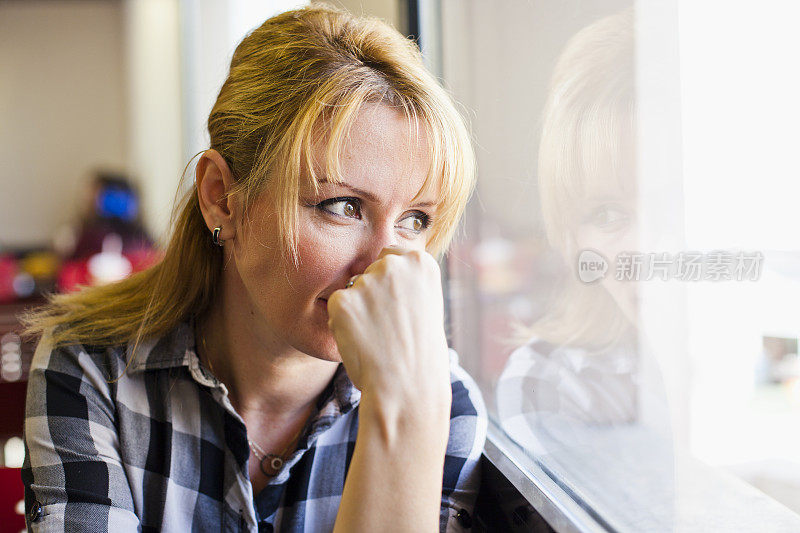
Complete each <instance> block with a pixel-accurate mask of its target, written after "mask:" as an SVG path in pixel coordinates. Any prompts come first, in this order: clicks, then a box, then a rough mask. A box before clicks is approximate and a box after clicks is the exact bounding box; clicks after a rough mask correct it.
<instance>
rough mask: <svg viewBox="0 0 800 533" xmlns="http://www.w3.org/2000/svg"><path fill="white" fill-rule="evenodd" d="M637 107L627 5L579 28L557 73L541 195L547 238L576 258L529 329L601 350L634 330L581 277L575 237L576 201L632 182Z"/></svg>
mask: <svg viewBox="0 0 800 533" xmlns="http://www.w3.org/2000/svg"><path fill="white" fill-rule="evenodd" d="M635 107H636V99H635V72H634V11H633V9H627V10H625V11H622V12H620V13H617V14H615V15H611V16H608V17H605V18H602V19H600V20H598V21H596V22H594V23H592V24H590V25H589V26H587V27H585V28H583V29H582V30H581V31H579V32H578V33H577V34H575V35H574V36H573V37H572V39H570V41H569V42H568V43H567V45H566V47H565V48H564V50H563V52H562V53H561V55H560V56H559V59H558V62H557V64H556V67H555V70H554V73H553V76H552V79H551V83H550V90H549V93H548V98H547V102H546V105H545V108H544V114H543V128H542V137H541V141H540V145H539V168H538V178H539V194H540V199H541V205H542V216H543V219H544V223H545V230H546V233H547V238H548V240H549V241H550V244H551V245H552V246H553V247H554V248H556V249H557V250H559V251H560V252H561V254H562V255H563V256H564V257H565V258H566V260H567V261H568V262H570V261H571V263H570V264H569V270H570V272H569V273H568V274H567V275H566V277H565V279H564V280H563V282H564V286H563V288H562V291H561V292H560V293H559V294H558V295H557V297H556V299H555V301H554V302H553V303H552V306H551V308H550V309H549V310H548V312H547V314H546V315H545V316H544V317H543V318H542V319H540V320H539V321H538V322H537V323H536V324H534V325H533V326H532V327H531V328H530V329H528V330H526V331H525V333H527V334H530V335H533V336H536V337H538V338H542V339H544V340H546V341H548V342H551V343H553V344H568V345H572V346H585V347H593V348H597V349H601V350H602V349H607V348H608V347H610V346H611V345H613V344H615V343H616V342H617V341H619V340H620V339H621V338H623V337H624V335H625V333H626V332H628V331H629V329H630V322H629V321H628V319H627V318H626V317H625V316H624V314H623V313H622V311H621V310H620V309H619V307H618V305H617V304H616V302H614V300H613V298H612V297H611V295H609V294H608V291H607V290H606V289H605V288H604V287H603V286H602V285H601V284H598V283H595V284H585V283H581V282H580V281H579V280H578V279H577V276H576V275H575V272H574V271H573V268H574V265H576V264H577V256H576V252H577V251H576V250H573V249H572V247H571V245H570V243H571V242H572V238H573V234H574V230H575V228H577V226H578V225H579V224H580V220H579V219H578V215H577V213H578V209H577V207H578V206H580V205H581V203H582V202H584V201H585V200H586V198H587V196H591V193H592V191H593V188H594V187H597V186H598V185H603V184H606V185H608V184H611V183H612V181H611V180H614V179H616V180H618V181H619V185H620V187H621V188H625V187H626V186H627V185H628V184H626V183H622V182H621V179H620V176H621V175H622V172H620V170H621V169H622V166H623V165H624V164H625V161H624V159H625V156H624V155H623V154H624V152H625V150H631V149H632V148H633V147H632V146H631V144H632V143H633V142H635V138H634V137H635V131H636V130H635V118H636V109H635ZM573 256H574V257H573ZM608 259H612V258H608ZM611 274H613V272H612V273H611Z"/></svg>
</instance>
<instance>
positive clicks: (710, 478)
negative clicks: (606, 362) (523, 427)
mask: <svg viewBox="0 0 800 533" xmlns="http://www.w3.org/2000/svg"><path fill="white" fill-rule="evenodd" d="M628 431H630V428H628ZM634 442H636V441H635V440H634ZM638 442H640V443H641V445H642V446H644V443H646V442H647V439H642V440H640V441H638ZM634 446H636V445H635V444H634ZM624 452H625V453H629V454H630V453H634V454H636V457H639V454H641V456H642V457H646V456H647V455H648V453H649V450H648V449H644V448H642V449H640V450H638V453H637V451H636V450H633V452H632V450H631V448H630V447H628V448H627V449H626V450H624ZM597 453H598V454H601V456H600V457H604V455H603V454H604V452H603V450H602V446H599V447H598V449H597ZM484 455H485V457H486V459H487V460H488V461H489V462H491V463H492V465H494V466H495V467H496V468H497V469H498V471H499V472H500V473H501V474H502V475H503V476H505V478H506V479H507V480H508V481H509V482H510V483H511V484H512V485H513V486H514V487H515V488H516V489H517V490H518V491H519V492H520V494H521V495H522V496H523V497H524V498H525V499H527V500H528V502H529V503H530V504H531V506H532V507H533V508H534V509H535V510H536V511H537V512H538V513H539V514H540V515H541V516H542V517H543V518H544V519H545V520H546V521H547V522H548V524H550V526H551V527H553V528H554V529H555V530H556V531H559V532H562V531H564V532H566V531H569V532H573V531H579V532H596V531H636V532H640V531H675V532H680V533H683V532H695V531H696V532H700V531H703V532H705V531H709V530H713V531H764V530H765V527H767V528H768V529H769V530H770V531H787V532H788V531H800V515H797V514H795V513H794V512H792V511H791V510H789V509H788V508H786V507H784V506H783V505H781V504H780V503H778V502H776V501H775V500H773V499H772V498H770V497H768V496H766V495H765V494H763V493H762V492H760V491H758V490H757V489H755V488H753V487H751V486H750V485H748V484H747V483H745V482H743V481H741V480H740V479H738V478H736V477H734V476H732V475H729V474H727V473H725V472H722V471H720V470H718V469H713V468H711V467H708V466H705V465H703V464H702V463H700V462H698V461H696V460H694V459H691V458H686V457H681V456H679V458H678V460H677V461H674V462H673V463H672V464H670V465H668V466H667V467H666V468H667V469H668V470H667V477H666V479H667V482H666V483H659V486H653V487H652V489H653V490H646V487H647V483H648V482H650V480H651V479H653V477H652V476H653V475H656V476H663V475H664V474H665V472H664V471H663V470H662V471H660V472H654V467H653V465H654V464H656V463H655V462H653V461H651V462H650V464H649V465H648V464H647V461H644V462H643V465H642V468H641V470H636V471H630V474H631V476H632V477H631V479H630V480H628V481H626V480H625V479H624V477H619V473H620V469H619V464H617V465H614V464H613V463H614V458H613V457H611V458H610V460H608V461H603V460H599V461H594V462H593V465H592V466H593V470H592V469H591V468H590V469H589V471H590V474H589V476H594V478H592V477H587V476H586V470H585V469H582V475H583V478H582V479H580V480H576V479H567V478H568V477H570V476H569V475H568V474H564V473H563V472H559V470H558V468H552V463H549V462H550V461H551V460H552V457H549V456H545V457H541V458H536V459H534V458H533V457H531V456H530V455H528V454H526V453H524V452H523V451H522V450H521V449H520V448H519V446H518V445H517V444H516V443H514V442H513V441H512V440H511V439H510V438H509V437H508V436H506V434H505V433H504V432H503V431H502V430H501V429H500V428H499V427H498V426H497V425H496V424H494V423H493V422H490V424H489V434H488V438H487V442H486V447H485V449H484ZM574 459H575V461H574V466H575V467H576V468H581V466H582V463H583V462H584V461H585V460H586V459H587V458H585V457H580V456H575V457H574ZM595 459H596V458H595ZM558 461H559V462H560V463H561V464H564V462H565V461H569V458H568V457H566V456H563V455H562V456H561V457H558ZM628 463H629V464H635V463H636V460H634V461H631V460H630V457H628ZM587 464H588V463H587ZM604 464H608V468H607V469H606V470H605V471H604V467H603V466H602V465H604ZM656 468H659V469H660V467H656ZM548 472H550V473H548ZM559 474H560V475H562V476H563V478H559V477H558V476H559ZM592 479H595V480H596V481H597V483H594V486H590V485H592V482H591V481H592ZM604 479H608V480H611V481H610V482H608V483H605V482H604V481H603V480H604ZM656 479H658V477H656ZM670 482H672V483H671V484H672V486H669V485H670ZM578 483H580V485H578ZM663 485H668V486H666V487H665V486H663ZM604 487H605V488H607V490H606V491H603V488H604ZM599 491H602V492H599ZM597 496H602V498H600V497H597Z"/></svg>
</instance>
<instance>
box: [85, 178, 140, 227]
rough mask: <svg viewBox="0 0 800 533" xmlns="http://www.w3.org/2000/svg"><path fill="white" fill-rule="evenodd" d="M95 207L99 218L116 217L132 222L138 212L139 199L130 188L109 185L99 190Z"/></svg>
mask: <svg viewBox="0 0 800 533" xmlns="http://www.w3.org/2000/svg"><path fill="white" fill-rule="evenodd" d="M95 207H96V209H97V215H98V216H100V217H101V218H118V219H120V220H123V221H125V222H132V221H134V220H136V216H137V214H138V213H139V200H138V199H137V198H136V195H135V194H134V193H133V192H132V191H130V190H126V189H123V188H120V187H114V186H111V187H105V188H103V189H101V190H100V192H99V193H98V194H97V200H96V202H95Z"/></svg>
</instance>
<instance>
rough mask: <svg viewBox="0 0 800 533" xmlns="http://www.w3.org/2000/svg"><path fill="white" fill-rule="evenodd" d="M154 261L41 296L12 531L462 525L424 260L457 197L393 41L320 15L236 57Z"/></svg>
mask: <svg viewBox="0 0 800 533" xmlns="http://www.w3.org/2000/svg"><path fill="white" fill-rule="evenodd" d="M208 129H209V134H210V139H211V148H210V149H209V150H207V151H205V152H204V153H203V155H202V156H201V158H200V160H199V162H198V166H197V173H196V187H194V188H193V189H192V191H190V193H189V194H188V195H187V196H186V197H185V199H184V202H183V203H182V205H181V208H180V215H179V216H178V218H177V221H176V224H175V228H174V231H173V235H172V237H171V241H170V244H169V246H168V247H167V249H166V251H165V256H164V259H163V260H162V261H161V263H159V264H158V265H156V266H154V267H152V268H151V269H148V270H146V271H144V272H143V273H140V274H138V275H135V276H132V277H131V278H129V279H127V280H125V281H122V282H119V283H115V284H111V285H106V286H102V287H93V288H89V289H85V290H84V291H82V292H79V293H76V294H71V295H61V296H56V297H54V299H53V302H52V303H51V305H50V306H49V307H48V308H46V309H45V310H44V311H42V312H40V313H39V314H37V315H33V316H31V317H29V324H30V325H31V330H32V331H34V332H40V333H42V332H43V333H44V337H43V339H42V341H41V342H40V345H39V348H38V350H37V353H36V356H35V357H34V360H33V364H32V368H31V373H30V378H29V386H28V402H27V406H26V409H27V413H26V415H27V418H26V423H25V439H26V444H27V450H28V454H27V457H26V464H25V467H24V469H23V480H24V483H25V488H26V507H27V509H26V512H27V516H28V519H29V524H30V526H31V527H32V528H33V529H34V530H35V529H38V528H42V529H47V530H59V531H60V530H65V529H66V530H71V531H75V530H92V531H105V530H113V531H133V530H136V529H141V530H147V531H156V530H169V531H189V530H192V531H194V530H209V531H211V530H213V531H220V530H224V531H234V530H235V531H245V530H246V531H272V530H279V531H331V530H333V529H334V525H335V526H336V530H337V531H386V530H398V529H402V530H408V531H433V530H436V529H441V530H447V531H461V530H463V529H464V527H468V526H469V523H470V521H471V519H470V517H469V514H470V513H471V508H472V505H473V504H474V499H475V496H476V491H477V484H478V470H477V468H476V466H477V459H478V458H479V457H480V453H481V450H482V447H483V438H484V436H485V418H484V417H483V412H484V409H483V407H482V403H481V400H480V397H479V395H478V393H477V388H476V386H475V384H474V382H472V380H471V379H470V378H469V377H468V376H467V375H466V374H465V373H464V372H463V370H461V369H460V367H459V366H458V365H457V364H456V361H455V358H453V357H451V355H452V353H451V352H449V350H448V347H447V344H446V337H445V333H444V324H443V299H442V292H441V284H440V283H441V282H440V273H439V269H438V265H437V263H436V261H435V260H434V258H433V256H432V255H431V254H437V253H440V252H442V251H443V250H444V249H445V247H446V246H447V243H448V241H449V240H450V237H451V236H452V234H453V231H454V230H455V227H456V224H457V220H458V218H459V216H460V214H461V213H462V211H463V208H464V205H465V203H466V200H467V197H468V195H469V192H470V190H471V188H472V187H473V171H472V151H471V147H470V145H469V138H468V135H467V132H466V128H465V127H464V124H463V123H462V121H461V118H460V116H459V115H458V113H457V111H456V110H455V107H454V106H453V104H452V102H451V101H450V99H449V98H448V97H447V95H446V94H445V92H444V91H443V90H442V88H441V87H440V86H439V85H437V83H436V82H435V80H434V78H433V77H432V76H431V75H430V74H429V73H428V72H427V71H426V70H425V68H424V66H423V63H422V60H421V57H420V54H419V51H418V49H417V48H416V47H415V45H414V44H413V43H411V42H410V41H408V40H407V39H405V38H404V37H403V36H401V35H400V34H399V33H397V32H396V31H394V30H392V29H391V28H389V27H388V26H386V25H385V24H383V23H380V22H377V21H374V20H367V19H359V18H355V17H352V16H350V15H347V14H345V13H341V12H338V11H335V10H332V9H329V8H325V7H311V8H308V9H303V10H298V11H293V12H288V13H284V14H282V15H278V16H276V17H274V18H272V19H270V20H268V21H266V22H265V23H264V24H263V25H262V26H261V27H259V28H257V29H255V30H254V31H253V32H252V33H250V34H249V35H248V36H247V37H245V39H244V40H243V41H242V42H241V44H240V45H239V46H238V47H237V49H236V51H235V53H234V56H233V60H232V62H231V68H230V73H229V75H228V78H227V80H226V81H225V83H224V85H223V86H222V89H221V91H220V94H219V96H218V98H217V100H216V103H215V105H214V108H213V109H212V111H211V115H210V117H209V119H208Z"/></svg>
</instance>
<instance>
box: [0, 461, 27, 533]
mask: <svg viewBox="0 0 800 533" xmlns="http://www.w3.org/2000/svg"><path fill="white" fill-rule="evenodd" d="M21 476H22V474H21V471H20V469H19V468H2V467H0V533H12V532H13V533H17V532H18V531H25V515H21V514H18V513H17V507H18V506H19V502H20V501H21V500H23V499H24V498H25V489H24V488H23V486H22V477H21ZM20 507H21V508H22V509H23V510H24V506H20Z"/></svg>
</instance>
